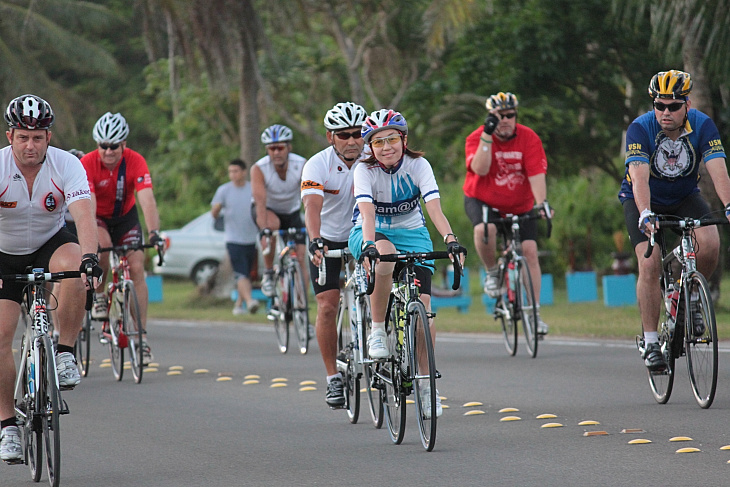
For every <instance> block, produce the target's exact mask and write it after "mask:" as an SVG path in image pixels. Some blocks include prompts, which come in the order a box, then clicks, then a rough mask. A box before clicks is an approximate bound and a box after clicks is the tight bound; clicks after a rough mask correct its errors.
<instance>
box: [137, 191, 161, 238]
mask: <svg viewBox="0 0 730 487" xmlns="http://www.w3.org/2000/svg"><path fill="white" fill-rule="evenodd" d="M137 201H139V206H140V207H141V208H142V214H143V215H144V222H145V224H146V225H147V231H148V232H152V231H153V230H154V231H158V230H159V229H160V214H159V213H158V212H157V201H155V195H154V193H153V192H152V188H145V189H141V190H139V191H137Z"/></svg>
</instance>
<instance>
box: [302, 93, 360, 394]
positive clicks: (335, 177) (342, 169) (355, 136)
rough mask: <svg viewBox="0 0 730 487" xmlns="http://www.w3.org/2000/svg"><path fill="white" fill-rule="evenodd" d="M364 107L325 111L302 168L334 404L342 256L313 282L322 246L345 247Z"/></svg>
mask: <svg viewBox="0 0 730 487" xmlns="http://www.w3.org/2000/svg"><path fill="white" fill-rule="evenodd" d="M366 116H367V112H365V109H364V108H363V107H361V106H360V105H356V104H355V103H352V102H346V103H338V104H336V105H335V106H334V107H332V109H331V110H329V111H328V112H327V114H326V115H325V117H324V126H325V128H326V129H327V141H328V142H329V143H330V146H329V147H327V148H326V149H324V150H323V151H321V152H318V153H317V154H315V155H313V156H312V157H311V158H310V159H309V161H307V164H306V165H305V166H304V172H303V173H302V202H303V203H304V221H305V223H306V225H307V234H308V235H309V242H310V243H309V259H310V263H309V271H310V276H311V278H312V279H311V280H312V285H313V286H314V294H315V296H316V298H317V321H316V332H317V343H318V344H319V349H320V352H321V353H322V360H323V361H324V366H325V369H326V371H327V392H326V394H325V400H326V402H327V404H328V405H329V406H330V407H332V408H340V407H342V406H344V405H345V394H344V387H343V381H342V374H341V373H340V372H338V371H337V362H336V358H337V323H336V320H337V308H338V306H339V299H340V270H341V268H342V259H332V258H327V259H326V260H327V262H326V266H325V269H326V281H325V284H324V285H323V286H320V285H319V284H318V282H317V278H318V275H319V274H318V266H319V264H320V262H321V260H322V258H323V257H322V252H323V251H325V250H330V249H332V250H334V249H343V248H345V247H347V239H348V237H349V235H350V229H351V228H352V225H351V223H350V220H351V216H352V207H353V206H354V205H355V196H354V194H353V190H352V174H353V171H354V170H355V167H356V166H357V164H358V163H359V160H360V158H361V157H362V149H363V140H362V133H361V126H362V123H363V121H365V117H366Z"/></svg>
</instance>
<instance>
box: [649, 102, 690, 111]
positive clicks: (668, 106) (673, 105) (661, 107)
mask: <svg viewBox="0 0 730 487" xmlns="http://www.w3.org/2000/svg"><path fill="white" fill-rule="evenodd" d="M683 106H684V102H681V101H678V102H674V103H662V102H659V101H655V102H654V109H655V110H659V111H660V112H663V111H664V110H667V109H668V110H669V111H670V112H676V111H677V110H679V109H680V108H682V107H683Z"/></svg>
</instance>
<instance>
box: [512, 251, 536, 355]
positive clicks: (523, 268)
mask: <svg viewBox="0 0 730 487" xmlns="http://www.w3.org/2000/svg"><path fill="white" fill-rule="evenodd" d="M517 264H518V270H519V272H518V274H517V283H516V284H517V285H516V289H517V290H518V294H517V296H516V299H517V301H518V303H519V310H520V319H521V320H522V330H523V331H524V332H525V341H526V342H527V351H528V353H529V354H530V356H531V357H532V358H535V357H537V343H538V335H537V320H538V315H537V306H536V303H537V301H536V300H535V288H534V287H532V274H531V273H530V267H529V266H528V265H527V262H526V261H525V260H524V258H521V259H520V260H519V261H518V263H517Z"/></svg>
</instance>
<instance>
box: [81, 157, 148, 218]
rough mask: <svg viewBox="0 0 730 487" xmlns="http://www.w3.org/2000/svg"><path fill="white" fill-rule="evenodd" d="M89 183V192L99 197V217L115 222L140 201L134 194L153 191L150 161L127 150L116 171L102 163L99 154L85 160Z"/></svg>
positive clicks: (83, 158) (83, 161) (97, 211)
mask: <svg viewBox="0 0 730 487" xmlns="http://www.w3.org/2000/svg"><path fill="white" fill-rule="evenodd" d="M81 163H82V164H83V165H84V168H85V169H86V174H87V176H88V179H89V188H90V189H91V192H92V193H94V195H95V196H96V216H97V217H99V218H112V217H120V216H123V215H126V214H127V213H128V212H129V210H131V209H132V207H133V206H134V204H135V202H136V200H135V197H134V192H135V191H139V190H142V189H146V188H152V178H151V177H150V171H149V169H148V168H147V161H146V160H145V158H144V157H142V155H141V154H139V153H138V152H135V151H133V150H132V149H129V148H125V149H124V152H122V160H121V161H120V162H119V163H118V164H117V165H116V167H115V168H114V169H113V170H111V171H110V170H109V169H107V168H106V166H104V164H103V163H102V162H101V157H100V155H99V151H97V150H95V151H91V152H89V153H88V154H86V155H85V156H84V157H82V158H81Z"/></svg>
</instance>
